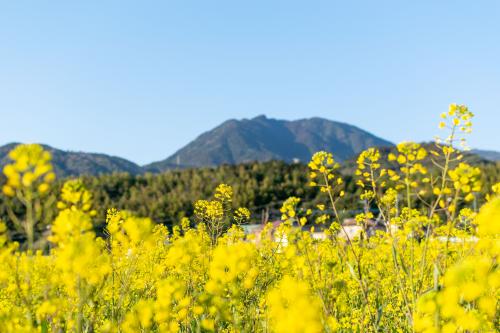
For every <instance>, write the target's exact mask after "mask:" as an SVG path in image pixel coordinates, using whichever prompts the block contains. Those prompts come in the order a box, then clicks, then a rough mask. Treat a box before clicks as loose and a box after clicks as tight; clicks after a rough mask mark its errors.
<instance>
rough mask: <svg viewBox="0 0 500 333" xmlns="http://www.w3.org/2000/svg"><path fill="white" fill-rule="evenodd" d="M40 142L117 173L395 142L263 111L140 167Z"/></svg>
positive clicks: (492, 157)
mask: <svg viewBox="0 0 500 333" xmlns="http://www.w3.org/2000/svg"><path fill="white" fill-rule="evenodd" d="M17 144H18V143H15V142H14V143H9V144H6V145H3V146H0V169H1V168H3V166H4V165H5V164H7V163H8V162H9V159H8V156H7V155H8V152H9V151H10V150H12V149H13V148H14V147H15V146H16V145H17ZM42 146H43V147H44V148H45V149H47V150H49V151H50V152H51V153H52V155H53V164H54V169H55V172H56V173H57V175H58V176H59V177H67V176H80V175H99V174H105V173H114V172H126V173H130V174H133V175H135V174H142V173H146V172H152V173H158V172H164V171H167V170H171V169H180V168H196V167H212V166H218V165H222V164H240V163H248V162H265V161H269V160H281V161H285V162H288V163H293V162H302V163H306V162H307V161H308V160H309V159H310V157H311V155H312V154H313V153H314V152H316V151H320V150H326V151H330V152H332V153H333V154H334V157H335V158H336V159H337V160H338V161H340V162H342V161H347V160H350V159H353V158H355V156H356V155H357V154H358V153H359V152H360V151H362V150H364V149H366V148H368V147H373V146H376V147H394V145H393V143H392V142H390V141H387V140H385V139H382V138H380V137H378V136H376V135H374V134H372V133H370V132H367V131H365V130H363V129H361V128H359V127H357V126H354V125H351V124H347V123H343V122H337V121H332V120H328V119H324V118H320V117H310V118H302V119H297V120H280V119H274V118H268V117H266V116H265V115H259V116H257V117H254V118H250V119H240V120H238V119H228V120H226V121H224V122H223V123H221V124H220V125H218V126H216V127H215V128H213V129H211V130H208V131H206V132H203V133H201V134H200V135H199V136H197V137H196V138H195V139H194V140H193V141H191V142H189V143H188V144H187V145H185V146H184V147H182V148H180V149H179V150H177V151H176V152H175V153H174V154H172V155H170V156H169V157H167V158H166V159H163V160H160V161H157V162H153V163H149V164H146V165H142V166H141V165H139V164H136V163H134V162H132V161H129V160H127V159H124V158H121V157H118V156H112V155H107V154H103V153H88V152H81V151H66V150H61V149H57V148H54V147H52V146H49V145H45V144H42ZM471 153H473V154H475V155H478V156H480V157H481V158H483V159H485V160H489V161H493V162H495V161H499V160H500V153H499V152H496V151H487V150H479V149H473V150H472V151H471Z"/></svg>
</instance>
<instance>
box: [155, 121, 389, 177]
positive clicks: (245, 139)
mask: <svg viewBox="0 0 500 333" xmlns="http://www.w3.org/2000/svg"><path fill="white" fill-rule="evenodd" d="M392 145H393V144H392V143H391V142H389V141H387V140H384V139H381V138H379V137H377V136H375V135H373V134H371V133H369V132H366V131H364V130H362V129H360V128H358V127H355V126H352V125H349V124H345V123H340V122H336V121H331V120H327V119H322V118H309V119H300V120H294V121H287V120H277V119H272V118H267V117H265V116H259V117H256V118H253V119H243V120H234V119H233V120H228V121H226V122H224V123H223V124H221V125H219V126H217V127H216V128H214V129H212V130H210V131H208V132H205V133H203V134H202V135H200V136H199V137H198V138H196V139H195V140H194V141H192V142H191V143H189V144H188V145H186V146H185V147H184V148H182V149H180V150H179V151H177V152H176V153H175V154H173V155H172V156H170V157H168V158H167V159H165V160H163V161H160V162H155V163H152V164H150V165H147V166H146V168H147V169H148V170H152V171H164V170H167V169H169V168H171V167H172V166H175V165H180V166H190V167H200V166H216V165H221V164H239V163H248V162H253V161H260V162H263V161H269V160H280V161H285V162H292V161H300V162H302V163H305V162H307V161H308V160H309V159H310V158H311V156H312V154H314V153H315V152H317V151H320V150H325V151H330V152H332V153H333V154H334V157H335V158H336V159H337V160H339V161H344V160H346V159H349V158H352V157H353V156H355V155H356V154H358V153H359V152H361V151H363V150H365V149H366V148H369V147H382V146H392Z"/></svg>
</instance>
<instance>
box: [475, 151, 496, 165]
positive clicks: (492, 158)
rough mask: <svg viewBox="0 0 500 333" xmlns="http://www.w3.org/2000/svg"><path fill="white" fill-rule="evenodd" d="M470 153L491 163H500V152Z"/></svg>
mask: <svg viewBox="0 0 500 333" xmlns="http://www.w3.org/2000/svg"><path fill="white" fill-rule="evenodd" d="M470 152H471V153H472V154H476V155H479V156H481V157H482V158H484V159H485V160H488V161H492V162H496V161H500V152H498V151H493V150H481V149H472V150H471V151H470Z"/></svg>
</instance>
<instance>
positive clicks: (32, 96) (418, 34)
mask: <svg viewBox="0 0 500 333" xmlns="http://www.w3.org/2000/svg"><path fill="white" fill-rule="evenodd" d="M451 102H457V103H464V104H468V105H469V106H470V109H471V110H472V111H473V112H475V113H476V116H477V118H476V120H475V132H474V133H473V135H472V137H471V140H470V143H471V145H472V146H473V147H478V148H483V149H494V150H500V126H499V125H500V1H498V0H492V1H470V0H466V1H444V0H443V1H435V0H432V1H401V0H398V1H383V0H379V1H372V0H369V1H313V0H311V1H291V0H285V1H274V0H262V1H257V0H253V1H235V0H229V1H217V0H212V1H206V0H200V1H189V0H179V1H166V0H164V1H146V0H145V1H124V0H116V1H112V0H106V1H103V0H96V1H91V0H85V1H67V0H64V1H55V0H51V1H49V0H36V1H35V0H33V1H24V0H15V1H14V0H10V1H7V0H6V1H1V2H0V145H1V144H4V143H7V142H12V141H22V142H42V143H47V144H50V145H53V146H55V147H58V148H62V149H70V150H82V151H91V152H103V153H108V154H113V155H119V156H122V157H125V158H128V159H131V160H133V161H135V162H138V163H147V162H151V161H155V160H160V159H163V158H165V157H167V156H169V155H170V154H172V153H174V152H175V151H176V150H177V149H179V148H181V147H182V146H183V145H185V144H186V143H188V142H189V141H190V140H192V139H194V138H195V137H196V136H198V135H199V134H200V133H202V132H204V131H206V130H209V129H211V128H212V127H214V126H216V125H218V124H219V123H221V122H223V121H224V120H227V119H229V118H252V117H255V116H257V115H260V114H266V115H267V116H269V117H275V118H281V119H298V118H306V117H312V116H320V117H325V118H328V119H332V120H338V121H343V122H348V123H351V124H354V125H357V126H359V127H361V128H363V129H366V130H368V131H370V132H373V133H374V134H376V135H379V136H381V137H384V138H386V139H389V140H391V141H394V142H398V141H402V140H410V139H412V140H416V141H417V140H418V141H419V140H429V139H432V137H433V136H434V135H435V134H437V132H438V130H437V122H438V115H439V113H440V112H442V111H445V110H446V109H447V106H448V104H449V103H451Z"/></svg>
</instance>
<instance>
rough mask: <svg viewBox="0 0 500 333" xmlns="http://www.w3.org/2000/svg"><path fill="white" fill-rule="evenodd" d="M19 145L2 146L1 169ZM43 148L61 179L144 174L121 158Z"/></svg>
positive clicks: (0, 150) (0, 153) (0, 155)
mask: <svg viewBox="0 0 500 333" xmlns="http://www.w3.org/2000/svg"><path fill="white" fill-rule="evenodd" d="M17 145H18V143H9V144H7V145H4V146H0V169H1V168H3V166H4V165H6V164H7V163H9V162H10V160H9V158H8V153H9V151H11V150H12V149H14V147H15V146H17ZM42 146H43V148H44V149H46V150H48V151H50V153H51V154H52V164H53V166H54V171H55V172H56V174H57V175H58V176H59V177H67V176H79V175H98V174H103V173H113V172H128V173H130V174H138V173H142V168H141V167H140V166H139V165H137V164H135V163H133V162H130V161H128V160H126V159H123V158H121V157H115V156H109V155H105V154H95V153H83V152H72V151H64V150H60V149H56V148H53V147H50V146H47V145H42Z"/></svg>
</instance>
